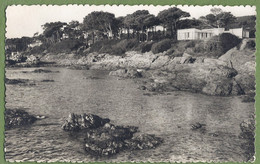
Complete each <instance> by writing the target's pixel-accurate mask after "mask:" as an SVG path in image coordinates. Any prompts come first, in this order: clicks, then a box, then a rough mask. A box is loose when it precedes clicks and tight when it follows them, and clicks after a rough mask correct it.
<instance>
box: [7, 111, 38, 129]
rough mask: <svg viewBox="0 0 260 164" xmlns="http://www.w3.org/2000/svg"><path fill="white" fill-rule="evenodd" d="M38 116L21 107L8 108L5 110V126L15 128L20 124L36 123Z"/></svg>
mask: <svg viewBox="0 0 260 164" xmlns="http://www.w3.org/2000/svg"><path fill="white" fill-rule="evenodd" d="M36 120H37V118H36V117H35V116H33V115H30V114H28V113H27V112H25V111H24V110H21V109H6V110H5V128H6V129H10V128H15V127H20V126H26V125H30V124H32V123H34V122H35V121H36Z"/></svg>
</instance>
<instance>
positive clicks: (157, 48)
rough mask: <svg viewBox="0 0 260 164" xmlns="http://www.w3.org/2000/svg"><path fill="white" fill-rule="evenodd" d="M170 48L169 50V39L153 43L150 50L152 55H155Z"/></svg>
mask: <svg viewBox="0 0 260 164" xmlns="http://www.w3.org/2000/svg"><path fill="white" fill-rule="evenodd" d="M170 48H171V40H170V39H164V40H162V41H160V42H158V43H154V44H153V45H152V48H151V50H152V52H153V53H154V54H157V53H160V52H164V51H166V50H168V49H170Z"/></svg>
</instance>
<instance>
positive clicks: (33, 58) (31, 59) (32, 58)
mask: <svg viewBox="0 0 260 164" xmlns="http://www.w3.org/2000/svg"><path fill="white" fill-rule="evenodd" d="M39 62H40V60H39V58H38V57H37V56H34V55H30V56H28V57H27V59H26V63H27V64H28V65H38V64H39Z"/></svg>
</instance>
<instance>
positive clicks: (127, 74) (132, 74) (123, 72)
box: [109, 69, 142, 78]
mask: <svg viewBox="0 0 260 164" xmlns="http://www.w3.org/2000/svg"><path fill="white" fill-rule="evenodd" d="M109 75H110V76H118V77H124V78H140V77H142V73H141V72H139V71H137V70H135V69H118V70H116V71H111V72H110V73H109Z"/></svg>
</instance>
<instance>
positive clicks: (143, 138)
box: [125, 134, 163, 150]
mask: <svg viewBox="0 0 260 164" xmlns="http://www.w3.org/2000/svg"><path fill="white" fill-rule="evenodd" d="M162 142H163V140H162V139H161V138H159V137H155V135H149V134H140V135H138V136H135V137H133V138H132V139H130V140H125V144H126V147H128V148H129V149H131V150H143V149H152V148H155V147H157V146H158V145H159V144H161V143H162Z"/></svg>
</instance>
